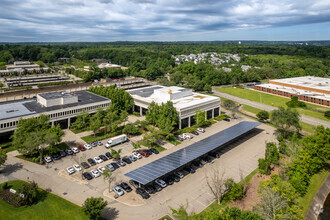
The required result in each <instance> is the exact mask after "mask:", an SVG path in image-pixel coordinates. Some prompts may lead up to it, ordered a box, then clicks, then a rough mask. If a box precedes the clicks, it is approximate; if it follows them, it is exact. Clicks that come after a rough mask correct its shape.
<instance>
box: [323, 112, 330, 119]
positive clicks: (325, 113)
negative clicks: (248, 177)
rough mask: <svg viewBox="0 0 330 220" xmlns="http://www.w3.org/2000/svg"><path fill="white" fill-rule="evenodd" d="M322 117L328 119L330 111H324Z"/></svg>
mask: <svg viewBox="0 0 330 220" xmlns="http://www.w3.org/2000/svg"><path fill="white" fill-rule="evenodd" d="M324 116H325V117H327V118H330V110H329V111H326V112H324Z"/></svg>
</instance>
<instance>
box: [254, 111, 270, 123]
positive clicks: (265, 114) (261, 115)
mask: <svg viewBox="0 0 330 220" xmlns="http://www.w3.org/2000/svg"><path fill="white" fill-rule="evenodd" d="M257 117H258V119H259V120H260V121H266V120H268V119H269V113H268V112H267V111H260V112H258V114H257Z"/></svg>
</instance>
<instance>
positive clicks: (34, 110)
mask: <svg viewBox="0 0 330 220" xmlns="http://www.w3.org/2000/svg"><path fill="white" fill-rule="evenodd" d="M45 94H47V93H45ZM45 94H39V95H45ZM75 94H76V95H77V96H78V102H77V103H70V104H66V105H56V106H50V107H45V106H43V105H41V104H39V103H38V102H37V98H31V99H23V100H18V101H11V102H2V103H0V120H5V119H10V118H15V117H23V116H27V115H32V114H38V113H39V114H41V113H46V112H49V111H54V110H59V109H65V108H71V107H78V106H81V105H87V104H92V103H97V102H103V101H107V100H109V101H110V99H107V98H105V97H102V96H99V95H96V94H94V93H91V92H88V91H78V92H75Z"/></svg>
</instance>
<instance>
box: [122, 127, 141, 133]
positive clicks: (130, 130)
mask: <svg viewBox="0 0 330 220" xmlns="http://www.w3.org/2000/svg"><path fill="white" fill-rule="evenodd" d="M123 133H125V134H132V135H134V134H141V131H140V129H139V128H137V127H135V126H134V125H125V127H124V129H123Z"/></svg>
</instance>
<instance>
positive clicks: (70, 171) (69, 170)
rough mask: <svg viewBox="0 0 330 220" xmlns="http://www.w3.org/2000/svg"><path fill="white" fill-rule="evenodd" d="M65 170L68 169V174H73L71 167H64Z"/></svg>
mask: <svg viewBox="0 0 330 220" xmlns="http://www.w3.org/2000/svg"><path fill="white" fill-rule="evenodd" d="M66 171H68V173H69V175H71V174H73V173H74V172H75V171H74V169H73V168H72V167H68V168H66Z"/></svg>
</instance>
